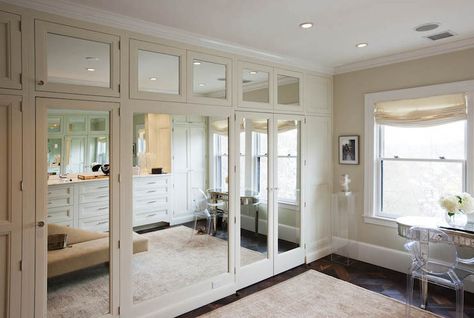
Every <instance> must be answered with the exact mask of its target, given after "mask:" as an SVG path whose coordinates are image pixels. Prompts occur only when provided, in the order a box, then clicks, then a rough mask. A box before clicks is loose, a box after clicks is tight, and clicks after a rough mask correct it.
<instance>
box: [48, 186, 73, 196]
mask: <svg viewBox="0 0 474 318" xmlns="http://www.w3.org/2000/svg"><path fill="white" fill-rule="evenodd" d="M72 194H73V186H72V185H69V186H63V185H60V186H57V185H53V186H48V198H58V197H69V196H72Z"/></svg>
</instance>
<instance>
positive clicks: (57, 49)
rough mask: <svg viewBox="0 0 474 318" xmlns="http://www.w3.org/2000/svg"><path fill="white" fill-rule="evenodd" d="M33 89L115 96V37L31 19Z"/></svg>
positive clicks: (117, 93) (116, 85)
mask: <svg viewBox="0 0 474 318" xmlns="http://www.w3.org/2000/svg"><path fill="white" fill-rule="evenodd" d="M35 32H36V35H35V37H36V43H35V45H36V90H38V91H49V92H63V93H76V94H91V95H100V96H119V78H120V74H119V73H120V72H119V70H120V58H119V56H120V54H119V41H120V38H119V37H118V36H114V35H110V34H105V33H99V32H95V31H89V30H84V29H79V28H73V27H69V26H65V25H60V24H54V23H49V22H45V21H39V20H37V21H35Z"/></svg>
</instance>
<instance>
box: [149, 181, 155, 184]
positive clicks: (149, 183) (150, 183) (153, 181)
mask: <svg viewBox="0 0 474 318" xmlns="http://www.w3.org/2000/svg"><path fill="white" fill-rule="evenodd" d="M147 184H156V181H153V182H147Z"/></svg>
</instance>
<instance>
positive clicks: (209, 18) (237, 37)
mask: <svg viewBox="0 0 474 318" xmlns="http://www.w3.org/2000/svg"><path fill="white" fill-rule="evenodd" d="M69 2H73V3H75V4H79V5H86V6H90V7H94V8H97V9H102V10H106V11H109V12H113V13H116V14H121V15H125V16H129V17H132V18H136V19H142V20H145V21H148V22H153V23H157V24H161V25H165V26H169V27H173V28H177V29H181V30H185V31H187V32H192V33H194V34H199V35H202V36H204V37H209V38H210V39H214V40H216V39H217V40H222V41H223V42H227V43H234V44H238V45H241V46H244V47H248V48H252V49H256V50H260V51H264V52H268V53H271V54H274V55H277V56H282V57H291V58H295V59H300V60H304V61H306V62H309V63H311V64H313V65H315V66H320V67H322V68H334V67H338V66H342V65H347V64H351V63H355V62H359V61H363V60H369V59H373V58H376V57H381V56H386V55H392V54H397V53H400V52H405V51H410V50H416V49H420V48H425V47H430V46H437V45H439V44H442V43H448V42H453V41H459V40H464V39H467V38H470V37H474V19H472V12H474V1H472V0H450V1H446V0H298V1H295V0H238V1H236V0H200V1H196V0H135V1H129V0H69ZM305 21H313V22H314V23H315V26H314V27H313V28H312V29H309V30H302V29H300V28H299V27H298V24H299V23H301V22H305ZM426 22H439V23H441V26H440V28H439V29H437V30H434V31H429V32H424V33H419V32H415V31H413V28H414V27H415V26H417V25H420V24H423V23H426ZM445 30H451V31H453V32H455V33H456V34H457V35H456V36H455V37H452V38H449V39H445V40H441V41H438V42H431V41H430V40H427V39H426V38H424V37H423V36H426V35H430V34H434V33H438V32H439V31H445ZM359 42H368V43H369V46H368V47H367V48H364V49H357V48H356V47H355V44H356V43H359Z"/></svg>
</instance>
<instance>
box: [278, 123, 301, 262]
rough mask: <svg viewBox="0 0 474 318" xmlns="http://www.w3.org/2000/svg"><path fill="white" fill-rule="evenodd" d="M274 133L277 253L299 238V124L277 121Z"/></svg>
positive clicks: (288, 248) (294, 244)
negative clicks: (275, 142) (276, 183)
mask: <svg viewBox="0 0 474 318" xmlns="http://www.w3.org/2000/svg"><path fill="white" fill-rule="evenodd" d="M277 131H278V134H277V155H278V159H277V162H276V166H277V182H278V187H277V189H278V191H277V203H276V205H277V210H278V213H277V215H278V229H279V231H278V253H284V252H287V251H289V250H292V249H294V248H297V247H299V246H300V239H301V191H300V189H301V121H300V120H282V119H279V120H278V121H277ZM282 228H289V229H291V230H289V231H281V229H282Z"/></svg>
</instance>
